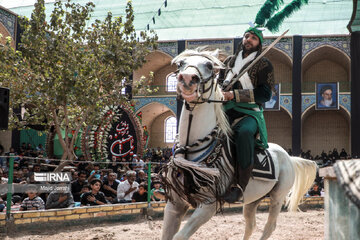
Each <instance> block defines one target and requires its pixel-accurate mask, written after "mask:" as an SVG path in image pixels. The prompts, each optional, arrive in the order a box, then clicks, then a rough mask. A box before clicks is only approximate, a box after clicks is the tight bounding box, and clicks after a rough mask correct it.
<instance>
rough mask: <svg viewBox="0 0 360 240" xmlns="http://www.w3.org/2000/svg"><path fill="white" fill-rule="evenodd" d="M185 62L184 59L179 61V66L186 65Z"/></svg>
mask: <svg viewBox="0 0 360 240" xmlns="http://www.w3.org/2000/svg"><path fill="white" fill-rule="evenodd" d="M184 64H185V62H184V60H181V61H180V62H178V64H177V67H178V68H181V67H183V66H184Z"/></svg>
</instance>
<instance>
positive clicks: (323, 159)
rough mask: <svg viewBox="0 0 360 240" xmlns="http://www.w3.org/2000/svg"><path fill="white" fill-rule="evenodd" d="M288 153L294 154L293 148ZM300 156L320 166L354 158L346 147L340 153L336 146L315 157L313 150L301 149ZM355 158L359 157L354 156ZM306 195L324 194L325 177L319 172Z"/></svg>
mask: <svg viewBox="0 0 360 240" xmlns="http://www.w3.org/2000/svg"><path fill="white" fill-rule="evenodd" d="M288 153H289V155H290V156H293V153H292V151H291V149H289V150H288ZM300 157H302V158H305V159H309V160H313V161H315V162H316V163H317V165H318V166H319V167H320V168H322V167H327V166H332V165H333V164H334V163H335V162H336V161H337V160H346V159H351V158H352V157H351V156H350V155H349V154H347V152H346V151H345V149H344V148H342V149H341V151H340V153H339V152H338V151H337V149H336V148H334V149H333V150H329V151H328V152H326V151H325V150H323V151H322V152H321V153H320V154H319V155H316V156H315V157H314V156H313V155H312V153H311V150H307V151H306V152H304V151H303V150H301V154H300ZM353 158H357V157H356V156H353ZM306 196H324V179H323V178H321V177H320V176H319V174H318V173H317V175H316V179H315V182H314V184H313V186H312V187H311V189H310V190H309V191H308V192H307V194H306Z"/></svg>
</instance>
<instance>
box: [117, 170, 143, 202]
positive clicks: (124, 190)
mask: <svg viewBox="0 0 360 240" xmlns="http://www.w3.org/2000/svg"><path fill="white" fill-rule="evenodd" d="M135 178H136V172H135V171H132V170H130V171H127V172H126V180H125V181H123V182H121V183H120V184H119V186H118V188H117V198H118V202H120V203H129V202H131V201H132V196H133V194H134V193H135V192H136V191H137V189H138V186H139V184H138V183H137V182H135Z"/></svg>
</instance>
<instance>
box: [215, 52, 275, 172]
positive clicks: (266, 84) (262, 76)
mask: <svg viewBox="0 0 360 240" xmlns="http://www.w3.org/2000/svg"><path fill="white" fill-rule="evenodd" d="M234 57H236V56H234ZM234 57H232V58H229V60H230V61H228V62H227V61H225V64H227V63H229V62H230V64H231V63H232V62H234V61H232V60H233V58H234ZM249 64H250V63H249ZM232 67H233V66H231V65H230V66H228V69H226V70H225V71H223V72H220V75H219V79H220V82H221V79H224V77H225V76H226V73H227V71H229V68H232ZM246 67H247V65H245V66H244V67H243V69H244V68H246ZM240 72H241V71H240ZM248 74H249V77H250V80H251V82H252V85H253V86H254V89H252V90H249V89H242V86H241V84H240V83H239V82H237V83H235V84H234V85H233V87H232V90H233V91H234V93H235V95H236V98H235V97H234V99H233V100H231V101H229V102H227V103H225V104H224V110H225V112H226V114H227V116H228V118H229V121H230V124H233V122H234V121H235V120H236V119H238V118H243V119H242V120H241V121H239V122H237V123H236V124H235V126H232V129H233V131H234V136H233V139H234V141H235V143H236V151H235V154H236V162H237V164H238V165H240V167H241V168H242V169H246V168H247V167H249V166H250V165H252V163H253V159H254V152H255V143H256V146H258V147H261V148H263V149H266V148H267V147H268V145H267V131H266V124H265V119H264V115H263V110H262V104H264V103H265V102H267V101H269V100H270V98H271V95H272V89H273V87H274V72H273V67H272V65H271V63H270V61H269V60H268V59H267V58H265V57H263V58H261V59H260V60H259V61H258V62H257V63H256V64H255V65H254V66H253V67H252V68H251V69H250V70H249V71H248ZM255 107H258V108H259V109H260V111H255V110H253V109H252V108H255ZM257 133H260V139H256V135H257Z"/></svg>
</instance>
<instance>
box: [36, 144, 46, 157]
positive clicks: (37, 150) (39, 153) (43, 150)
mask: <svg viewBox="0 0 360 240" xmlns="http://www.w3.org/2000/svg"><path fill="white" fill-rule="evenodd" d="M36 152H37V154H38V155H44V152H45V149H44V147H43V145H42V144H41V143H40V144H39V145H38V146H37V147H36Z"/></svg>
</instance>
